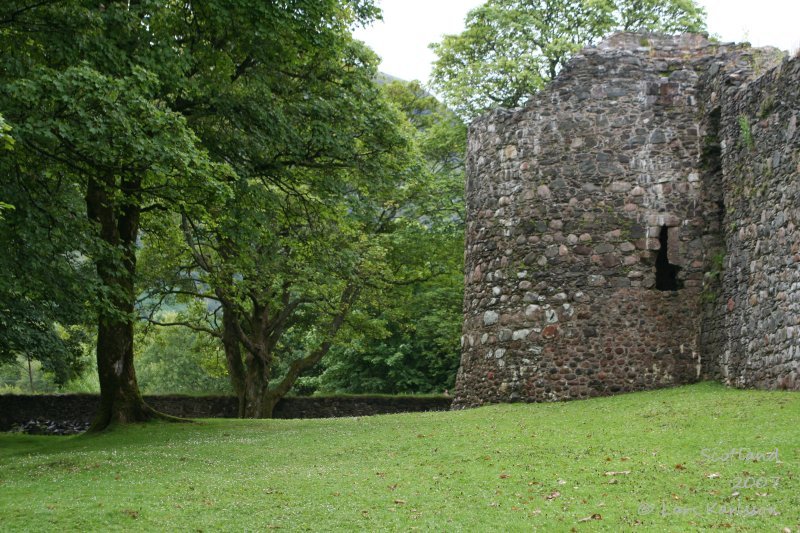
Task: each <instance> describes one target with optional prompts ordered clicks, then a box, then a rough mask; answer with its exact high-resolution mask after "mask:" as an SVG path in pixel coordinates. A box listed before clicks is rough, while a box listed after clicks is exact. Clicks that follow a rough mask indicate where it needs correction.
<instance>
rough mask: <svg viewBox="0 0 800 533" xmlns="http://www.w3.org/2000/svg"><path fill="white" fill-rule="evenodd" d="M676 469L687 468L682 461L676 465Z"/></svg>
mask: <svg viewBox="0 0 800 533" xmlns="http://www.w3.org/2000/svg"><path fill="white" fill-rule="evenodd" d="M675 470H686V467H685V466H683V465H682V464H681V463H678V464H676V465H675Z"/></svg>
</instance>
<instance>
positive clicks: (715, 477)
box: [706, 472, 719, 479]
mask: <svg viewBox="0 0 800 533" xmlns="http://www.w3.org/2000/svg"><path fill="white" fill-rule="evenodd" d="M706 477H707V478H708V479H717V478H718V477H719V473H718V472H711V473H710V474H706Z"/></svg>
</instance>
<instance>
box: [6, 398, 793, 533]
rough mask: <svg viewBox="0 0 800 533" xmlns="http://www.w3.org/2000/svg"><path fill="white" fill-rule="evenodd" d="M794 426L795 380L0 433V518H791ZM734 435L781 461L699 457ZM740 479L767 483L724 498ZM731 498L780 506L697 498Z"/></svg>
mask: <svg viewBox="0 0 800 533" xmlns="http://www.w3.org/2000/svg"><path fill="white" fill-rule="evenodd" d="M799 423H800V395H798V394H791V393H780V392H754V391H738V390H731V389H725V388H723V387H721V386H719V385H714V384H700V385H696V386H691V387H683V388H679V389H671V390H663V391H656V392H649V393H638V394H629V395H624V396H617V397H613V398H602V399H596V400H589V401H581V402H570V403H558V404H538V405H519V404H518V405H503V406H491V407H485V408H481V409H474V410H470V411H461V412H450V413H425V414H407V415H389V416H378V417H372V418H349V419H338V420H270V421H240V420H206V421H203V422H202V423H198V424H185V425H183V424H182V425H170V424H155V425H148V426H144V427H141V426H140V427H132V428H125V429H121V430H118V431H115V432H112V433H110V434H107V435H101V436H92V437H73V438H59V437H32V436H19V435H0V530H12V531H22V530H64V529H67V530H109V529H118V530H123V529H124V530H137V529H143V530H174V529H181V530H188V529H194V530H206V531H208V530H220V529H225V530H234V529H237V530H243V529H244V530H265V529H268V528H270V527H274V528H282V529H288V530H314V531H324V530H333V529H345V530H353V529H369V530H377V529H381V530H386V529H388V530H409V529H414V528H419V529H421V530H439V531H459V530H465V531H476V530H495V531H501V530H502V531H531V530H540V531H569V530H571V529H572V528H573V527H574V528H575V529H576V530H577V531H593V530H608V531H628V530H638V531H689V530H701V529H708V528H717V527H719V528H731V529H732V530H734V531H737V530H738V531H782V530H783V528H785V527H789V528H790V529H791V531H793V532H794V531H796V528H798V527H800V471H798V465H799V464H800V439H799V438H798V437H800V425H799ZM732 448H749V449H750V450H753V451H768V450H774V449H776V448H777V449H778V450H779V458H780V461H781V462H779V463H775V462H770V461H760V462H753V461H742V460H736V459H731V460H728V461H725V462H722V461H711V460H710V459H709V458H714V459H721V457H715V456H721V455H723V453H724V452H726V451H729V450H730V449H732ZM704 449H705V451H703V450H704ZM611 471H617V472H619V471H630V473H629V474H627V475H625V474H619V475H606V472H611ZM711 474H719V476H718V477H714V476H711V477H709V475H711ZM748 476H753V479H759V478H761V477H762V476H764V477H766V478H769V479H768V480H767V481H769V483H770V486H769V487H766V488H742V489H739V490H738V492H739V493H740V495H739V496H738V498H731V494H732V493H733V492H734V489H733V485H734V484H735V483H736V482H737V479H738V478H742V477H745V478H747V477H748ZM773 476H775V478H773ZM774 483H777V487H775V486H773V484H774ZM554 492H558V493H560V496H558V497H555V498H552V499H548V498H547V497H548V496H550V495H553V493H554ZM737 501H738V502H740V503H739V506H740V507H739V509H740V510H741V511H744V510H745V506H750V507H753V506H756V507H758V508H760V509H764V508H767V507H773V508H774V509H775V510H777V511H778V512H779V513H780V515H778V516H750V517H748V516H741V515H725V514H720V513H719V512H718V511H719V510H718V511H717V512H715V513H710V512H709V510H708V509H707V506H708V505H725V504H728V505H735V504H736V502H737ZM662 504H663V505H665V506H666V507H665V508H666V510H667V512H664V513H662ZM647 505H652V506H653V507H654V509H653V511H652V512H650V513H648V512H646V511H648V508H647V507H646V506H647ZM643 506H644V507H643ZM662 514H663V516H662ZM592 515H599V516H600V517H601V518H600V519H593V520H588V521H584V522H580V520H581V519H583V518H588V517H591V516H592ZM596 518H597V517H596Z"/></svg>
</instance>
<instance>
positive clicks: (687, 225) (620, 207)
mask: <svg viewBox="0 0 800 533" xmlns="http://www.w3.org/2000/svg"><path fill="white" fill-rule="evenodd" d="M799 118H800V59H798V58H794V59H788V58H786V57H785V55H784V54H783V53H781V52H780V51H778V50H776V49H771V48H764V49H754V48H751V47H750V46H749V45H746V44H717V43H711V42H709V41H708V40H706V39H705V38H704V37H703V36H700V35H695V34H685V35H681V36H677V37H670V36H663V35H643V34H629V33H621V34H617V35H615V36H613V37H611V38H610V39H608V40H607V41H605V42H604V43H602V44H600V45H599V46H597V47H593V48H587V49H584V50H583V51H582V52H581V53H580V54H579V55H577V56H575V57H574V58H573V59H572V60H571V61H570V63H569V65H568V66H567V67H566V68H565V69H564V70H563V71H562V72H561V73H560V74H559V75H558V77H557V78H556V79H555V80H553V82H552V83H551V84H550V86H549V87H548V88H547V89H545V90H543V91H541V92H540V93H539V94H537V95H536V96H535V97H534V98H533V99H531V100H530V101H529V102H528V103H527V104H526V105H525V107H524V108H519V109H513V110H505V109H500V110H496V111H493V112H491V113H489V114H488V115H486V116H483V117H481V118H479V119H478V120H476V121H475V122H473V124H472V125H471V126H470V130H469V144H468V153H467V202H468V219H467V235H466V290H465V297H464V326H463V336H462V346H463V348H462V356H461V367H460V369H459V373H458V378H457V383H456V391H455V400H454V406H455V407H457V408H458V407H468V406H476V405H481V404H483V403H491V402H505V401H555V400H566V399H576V398H587V397H592V396H600V395H608V394H614V393H619V392H627V391H634V390H644V389H653V388H658V387H667V386H672V385H678V384H684V383H690V382H693V381H697V380H699V379H719V380H722V381H724V382H725V383H728V384H731V385H734V386H741V387H748V386H755V387H760V388H784V389H793V390H797V389H800V368H799V365H800V229H798V225H799V224H800V149H799V147H800V132H798V125H797V122H798V119H799Z"/></svg>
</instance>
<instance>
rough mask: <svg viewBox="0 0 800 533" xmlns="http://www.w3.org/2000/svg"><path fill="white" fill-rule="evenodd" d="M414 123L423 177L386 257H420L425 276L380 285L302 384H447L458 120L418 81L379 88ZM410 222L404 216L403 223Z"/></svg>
mask: <svg viewBox="0 0 800 533" xmlns="http://www.w3.org/2000/svg"><path fill="white" fill-rule="evenodd" d="M384 91H385V92H386V93H387V95H388V97H389V99H390V100H391V101H392V102H393V103H394V104H395V105H396V106H397V107H398V109H400V111H401V112H402V113H403V115H404V116H405V118H406V119H407V120H408V121H409V122H410V123H411V124H412V125H413V126H414V141H415V143H416V145H417V146H418V147H419V150H420V152H421V156H422V158H423V162H424V169H425V172H424V173H423V176H424V179H420V180H418V181H417V183H416V187H415V189H414V190H413V192H411V193H410V194H408V195H407V197H406V198H405V200H404V204H403V206H402V209H401V210H400V212H399V214H398V216H399V217H402V218H403V219H404V220H405V221H406V224H405V227H404V229H403V230H402V231H401V232H399V233H398V235H397V236H398V237H399V238H398V239H397V246H395V247H394V248H393V250H395V253H394V254H390V255H389V257H388V260H389V261H390V262H395V263H397V265H396V266H395V267H394V268H395V269H399V268H401V265H402V264H409V263H417V264H421V263H423V262H427V263H428V264H429V265H430V268H429V269H428V271H427V275H425V276H417V277H406V280H407V282H405V283H398V284H394V285H391V286H387V287H385V288H384V290H383V291H382V293H381V294H380V295H379V297H378V298H374V299H367V300H365V301H363V302H361V303H360V304H359V305H358V306H357V307H356V309H354V311H353V316H352V319H351V322H352V323H351V324H349V325H348V326H349V327H348V329H347V332H346V335H343V338H344V339H345V340H343V341H342V342H339V343H337V345H336V346H335V347H334V348H333V350H332V353H331V355H330V357H329V358H327V359H326V361H325V362H324V363H323V364H324V367H325V368H324V372H322V373H321V375H319V376H317V377H314V378H313V379H309V380H306V381H305V384H306V386H307V387H315V388H317V389H319V390H324V391H333V392H380V393H409V392H435V391H442V390H444V389H446V388H449V387H452V385H453V380H454V379H455V373H456V370H457V368H458V363H459V355H460V344H459V343H460V335H461V306H462V300H463V282H464V277H463V248H464V240H463V236H464V214H463V205H464V202H463V192H464V165H463V157H464V152H465V150H466V146H465V143H466V127H465V126H464V124H463V123H462V122H461V121H460V120H459V119H458V118H457V117H456V116H455V115H454V114H453V112H451V111H450V110H448V109H447V108H446V107H444V106H443V105H442V104H441V103H439V102H438V101H437V100H436V99H435V98H434V97H433V96H431V95H430V94H428V93H426V92H425V91H424V90H423V89H422V87H421V86H420V84H419V83H418V82H399V81H395V82H392V83H388V84H386V85H385V86H384ZM412 222H413V223H412Z"/></svg>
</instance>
